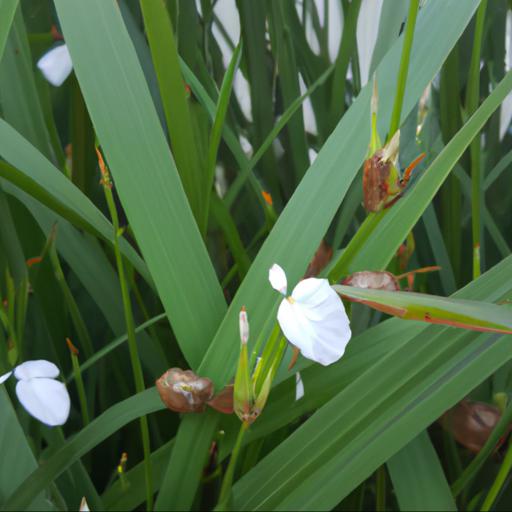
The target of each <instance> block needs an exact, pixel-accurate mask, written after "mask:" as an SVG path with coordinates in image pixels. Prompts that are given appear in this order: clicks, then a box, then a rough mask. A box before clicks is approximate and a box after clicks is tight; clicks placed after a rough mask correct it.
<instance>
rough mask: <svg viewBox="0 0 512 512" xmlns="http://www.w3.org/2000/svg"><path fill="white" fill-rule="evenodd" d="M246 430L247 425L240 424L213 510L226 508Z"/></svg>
mask: <svg viewBox="0 0 512 512" xmlns="http://www.w3.org/2000/svg"><path fill="white" fill-rule="evenodd" d="M248 428H249V424H248V423H242V425H241V426H240V430H239V432H238V436H237V438H236V442H235V446H234V447H233V452H232V453H231V458H230V459H229V463H228V467H227V469H226V474H225V475H224V480H222V487H221V489H220V498H219V502H218V503H217V506H216V507H215V510H225V509H226V508H227V505H228V502H229V498H230V496H231V487H233V477H234V475H235V469H236V463H237V461H238V456H239V455H240V448H241V447H242V441H243V439H244V435H245V433H246V432H247V429H248Z"/></svg>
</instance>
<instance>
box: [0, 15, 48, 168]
mask: <svg viewBox="0 0 512 512" xmlns="http://www.w3.org/2000/svg"><path fill="white" fill-rule="evenodd" d="M2 17H3V11H2ZM0 103H1V105H2V110H3V117H4V118H5V119H6V120H8V121H9V122H10V123H11V124H12V126H13V127H14V128H15V129H16V130H18V131H19V132H20V133H22V134H23V135H24V136H25V137H26V138H27V139H28V140H29V141H30V142H31V143H32V144H34V145H35V146H36V147H37V148H38V149H39V150H40V151H41V152H42V153H43V154H44V155H45V156H46V158H49V159H50V160H51V161H53V162H55V161H56V157H55V154H54V151H53V148H52V144H51V140H50V135H49V133H48V130H47V128H46V123H45V119H44V115H43V110H42V107H41V100H40V98H39V94H38V91H37V87H36V82H35V77H34V72H33V71H32V55H31V53H30V47H29V44H28V37H27V31H26V29H25V23H24V22H23V15H22V12H21V7H20V8H18V10H17V12H16V15H15V17H14V21H13V23H12V26H11V31H10V34H9V38H8V40H7V44H6V47H5V52H4V54H3V57H2V59H1V62H0Z"/></svg>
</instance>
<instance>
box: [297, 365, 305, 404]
mask: <svg viewBox="0 0 512 512" xmlns="http://www.w3.org/2000/svg"><path fill="white" fill-rule="evenodd" d="M303 396H304V383H303V382H302V377H301V376H300V372H297V373H296V374H295V401H297V400H300V399H301V398H302V397H303Z"/></svg>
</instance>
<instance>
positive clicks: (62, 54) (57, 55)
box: [37, 44, 73, 87]
mask: <svg viewBox="0 0 512 512" xmlns="http://www.w3.org/2000/svg"><path fill="white" fill-rule="evenodd" d="M37 67H38V68H39V69H40V70H41V72H42V73H43V75H44V77H45V78H46V80H48V82H50V83H51V84H52V85H54V86H55V87H60V86H61V85H62V84H63V83H64V80H66V78H67V77H68V76H69V75H70V74H71V71H73V63H72V62H71V55H70V54H69V50H68V47H67V45H65V44H61V45H60V46H55V47H54V48H52V49H51V50H49V51H47V52H46V53H45V54H44V55H43V56H42V57H41V58H40V59H39V60H38V61H37Z"/></svg>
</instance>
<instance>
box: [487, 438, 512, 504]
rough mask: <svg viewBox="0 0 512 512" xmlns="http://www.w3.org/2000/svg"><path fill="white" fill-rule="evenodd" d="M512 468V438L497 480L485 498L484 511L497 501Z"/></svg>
mask: <svg viewBox="0 0 512 512" xmlns="http://www.w3.org/2000/svg"><path fill="white" fill-rule="evenodd" d="M511 468H512V440H511V441H509V444H508V449H507V454H506V455H505V460H504V461H503V463H502V464H501V467H500V470H499V471H498V475H497V476H496V480H494V483H493V484H492V487H491V490H490V491H489V494H487V497H486V498H485V501H484V504H483V505H482V509H481V510H482V511H487V510H490V509H491V507H492V505H493V503H494V502H495V501H496V498H497V496H498V494H499V493H500V491H501V488H502V487H503V484H504V483H505V480H506V479H507V476H508V474H509V473H510V469H511Z"/></svg>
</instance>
